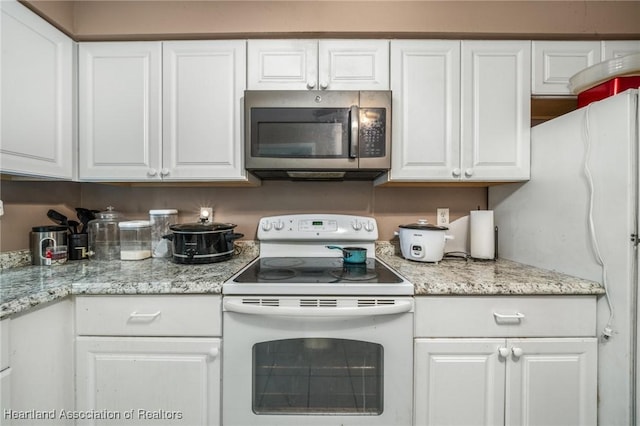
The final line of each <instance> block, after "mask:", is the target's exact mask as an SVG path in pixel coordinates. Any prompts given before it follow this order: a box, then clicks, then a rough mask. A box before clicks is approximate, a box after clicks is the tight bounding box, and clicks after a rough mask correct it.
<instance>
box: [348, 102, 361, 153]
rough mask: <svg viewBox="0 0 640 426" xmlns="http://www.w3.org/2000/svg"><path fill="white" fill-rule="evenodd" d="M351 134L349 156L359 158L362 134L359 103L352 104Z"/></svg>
mask: <svg viewBox="0 0 640 426" xmlns="http://www.w3.org/2000/svg"><path fill="white" fill-rule="evenodd" d="M349 117H350V119H351V135H350V137H349V158H358V142H359V141H358V138H359V136H360V122H359V118H360V111H359V108H358V106H357V105H352V106H351V113H350V115H349Z"/></svg>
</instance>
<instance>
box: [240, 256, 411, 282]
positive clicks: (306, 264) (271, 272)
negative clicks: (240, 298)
mask: <svg viewBox="0 0 640 426" xmlns="http://www.w3.org/2000/svg"><path fill="white" fill-rule="evenodd" d="M233 281H234V282H236V283H265V284H269V283H299V284H317V283H341V282H354V283H355V282H361V283H365V282H366V283H401V282H402V281H403V280H402V278H400V277H399V276H398V275H397V274H395V273H394V272H393V271H392V270H390V269H389V268H388V267H387V266H385V265H383V264H382V263H381V262H380V261H378V260H377V259H367V262H366V263H354V264H349V263H344V262H343V261H342V259H341V258H334V257H328V258H327V257H264V258H259V259H258V260H257V261H255V262H254V263H253V264H251V265H250V266H249V267H248V268H247V269H245V270H244V272H242V273H241V274H240V275H238V276H237V277H236V278H235V279H234V280H233Z"/></svg>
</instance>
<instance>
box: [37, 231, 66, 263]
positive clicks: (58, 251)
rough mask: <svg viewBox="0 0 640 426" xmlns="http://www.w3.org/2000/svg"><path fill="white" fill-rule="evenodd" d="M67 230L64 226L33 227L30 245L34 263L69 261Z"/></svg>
mask: <svg viewBox="0 0 640 426" xmlns="http://www.w3.org/2000/svg"><path fill="white" fill-rule="evenodd" d="M67 231H68V229H67V228H66V227H64V226H35V227H33V228H31V235H30V246H31V263H32V264H33V265H54V264H61V263H64V262H66V261H67Z"/></svg>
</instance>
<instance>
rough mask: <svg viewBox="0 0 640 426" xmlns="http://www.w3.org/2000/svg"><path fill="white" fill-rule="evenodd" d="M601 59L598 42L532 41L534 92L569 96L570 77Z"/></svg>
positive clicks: (535, 93)
mask: <svg viewBox="0 0 640 426" xmlns="http://www.w3.org/2000/svg"><path fill="white" fill-rule="evenodd" d="M601 59H602V56H601V44H600V42H599V41H534V42H533V69H532V72H533V74H532V78H533V80H532V81H533V94H534V95H571V94H572V93H571V90H570V89H569V78H571V77H572V76H573V75H574V74H576V73H577V72H579V71H582V70H583V69H585V68H588V67H590V66H591V65H594V64H597V63H598V62H600V61H601Z"/></svg>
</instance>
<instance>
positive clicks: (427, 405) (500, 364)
mask: <svg viewBox="0 0 640 426" xmlns="http://www.w3.org/2000/svg"><path fill="white" fill-rule="evenodd" d="M504 346H505V340H504V339H416V340H415V357H414V360H415V363H414V411H415V418H414V422H413V423H414V424H415V425H421V426H430V425H433V426H436V425H437V426H445V425H459V426H463V425H464V426H474V425H485V426H494V425H501V424H503V423H504V379H505V366H504V364H505V360H504V359H503V358H501V357H500V356H499V352H498V350H499V349H500V348H501V347H504Z"/></svg>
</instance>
